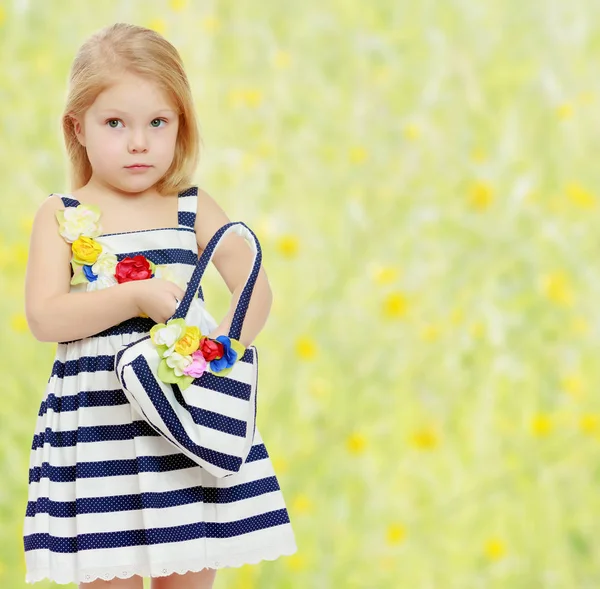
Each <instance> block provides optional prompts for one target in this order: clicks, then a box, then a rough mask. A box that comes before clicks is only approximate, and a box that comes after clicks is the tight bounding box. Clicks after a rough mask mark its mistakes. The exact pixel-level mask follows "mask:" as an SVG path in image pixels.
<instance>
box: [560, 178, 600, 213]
mask: <svg viewBox="0 0 600 589" xmlns="http://www.w3.org/2000/svg"><path fill="white" fill-rule="evenodd" d="M565 190H566V193H567V197H568V198H569V201H570V202H571V203H572V204H574V205H575V206H577V207H579V208H581V209H591V208H594V207H595V206H596V197H595V196H594V195H593V194H592V193H591V192H590V191H589V190H586V189H585V188H583V186H581V185H580V184H577V183H575V182H571V183H570V184H568V185H567V186H566V188H565Z"/></svg>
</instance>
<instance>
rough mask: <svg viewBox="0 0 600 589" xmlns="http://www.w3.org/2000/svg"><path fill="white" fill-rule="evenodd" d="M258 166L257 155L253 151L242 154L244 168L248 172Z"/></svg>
mask: <svg viewBox="0 0 600 589" xmlns="http://www.w3.org/2000/svg"><path fill="white" fill-rule="evenodd" d="M255 166H256V156H255V155H253V154H251V153H244V155H243V156H242V170H244V172H248V171H249V170H252V169H253V168H254V167H255Z"/></svg>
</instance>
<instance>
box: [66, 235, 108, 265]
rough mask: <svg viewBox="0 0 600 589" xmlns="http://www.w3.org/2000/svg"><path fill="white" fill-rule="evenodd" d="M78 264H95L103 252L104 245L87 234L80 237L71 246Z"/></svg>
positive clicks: (74, 259)
mask: <svg viewBox="0 0 600 589" xmlns="http://www.w3.org/2000/svg"><path fill="white" fill-rule="evenodd" d="M71 249H72V251H73V261H74V262H75V263H76V264H93V263H94V262H95V261H96V260H97V259H98V256H99V255H100V254H101V253H102V246H101V245H100V244H99V243H98V242H97V241H95V240H94V239H92V238H91V237H87V236H85V235H81V236H80V237H78V238H77V239H76V240H75V241H74V242H73V245H72V246H71Z"/></svg>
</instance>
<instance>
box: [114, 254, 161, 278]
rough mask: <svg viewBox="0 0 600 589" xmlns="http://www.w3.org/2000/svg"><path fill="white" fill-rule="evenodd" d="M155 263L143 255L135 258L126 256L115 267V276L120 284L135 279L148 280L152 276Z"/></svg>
mask: <svg viewBox="0 0 600 589" xmlns="http://www.w3.org/2000/svg"><path fill="white" fill-rule="evenodd" d="M153 274H154V264H153V263H152V262H151V261H150V260H148V259H146V258H145V257H144V256H142V255H137V256H134V257H133V258H124V259H123V260H121V261H120V262H119V263H118V264H117V267H116V268H115V278H116V279H117V282H118V283H119V284H123V283H124V282H132V281H133V280H146V279H148V278H152V276H153Z"/></svg>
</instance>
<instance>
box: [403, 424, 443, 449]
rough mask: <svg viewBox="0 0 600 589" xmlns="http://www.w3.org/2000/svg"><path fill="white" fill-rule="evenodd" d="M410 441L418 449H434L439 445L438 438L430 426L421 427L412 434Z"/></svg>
mask: <svg viewBox="0 0 600 589" xmlns="http://www.w3.org/2000/svg"><path fill="white" fill-rule="evenodd" d="M410 443H411V445H412V446H414V447H415V448H418V449H419V450H434V449H435V448H437V447H438V446H439V443H440V440H439V436H438V434H437V432H436V431H435V430H434V429H433V428H432V427H423V428H421V429H419V430H417V431H415V432H414V433H413V434H412V436H411V438H410Z"/></svg>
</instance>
